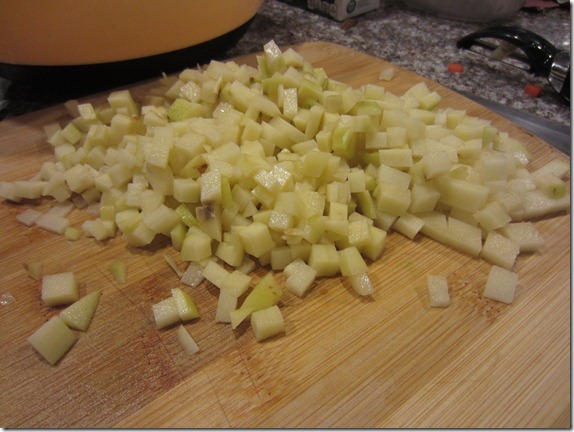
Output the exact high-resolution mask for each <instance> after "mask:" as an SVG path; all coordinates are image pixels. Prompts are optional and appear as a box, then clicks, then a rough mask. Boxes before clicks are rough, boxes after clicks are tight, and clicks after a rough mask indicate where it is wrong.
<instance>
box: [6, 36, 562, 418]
mask: <svg viewBox="0 0 574 432" xmlns="http://www.w3.org/2000/svg"><path fill="white" fill-rule="evenodd" d="M295 49H297V50H298V51H299V52H301V53H302V54H303V55H304V56H305V57H306V59H307V60H309V61H311V62H313V64H315V65H316V66H317V67H323V68H325V70H326V71H327V73H328V74H329V76H332V77H333V78H335V79H338V80H340V81H343V82H346V83H349V84H351V85H353V86H355V87H357V86H360V85H362V84H365V83H369V82H373V83H382V84H384V85H385V86H386V87H387V88H388V89H389V91H392V92H394V93H396V94H402V92H404V91H405V90H406V89H408V88H409V87H410V86H412V85H413V84H415V83H416V82H420V81H426V80H425V79H424V78H421V77H419V76H417V75H415V74H413V73H411V72H409V71H408V70H404V69H400V68H398V67H396V73H395V78H394V79H393V80H392V81H390V82H388V83H387V82H380V81H378V74H379V72H380V71H381V69H382V67H383V66H385V65H387V63H385V62H384V61H382V60H380V59H376V58H373V57H370V56H367V55H365V54H362V53H359V52H356V51H352V50H350V49H347V48H343V47H341V46H338V45H332V44H325V43H306V44H301V45H297V46H295ZM236 61H237V62H239V63H243V62H246V63H248V64H252V65H255V58H254V56H246V57H242V58H239V59H236ZM426 82H427V84H428V85H429V87H431V89H433V90H435V89H436V90H437V91H439V92H440V93H441V95H442V96H443V102H442V106H450V107H453V108H457V109H465V110H467V111H468V113H469V114H471V115H474V116H478V117H482V118H486V119H490V120H491V121H492V123H493V124H494V125H495V126H496V127H498V128H499V129H500V130H503V131H506V132H509V133H510V134H511V135H512V136H515V137H516V138H519V139H521V140H523V141H524V142H525V143H526V145H527V147H528V149H529V150H530V151H531V152H532V154H533V155H534V161H533V163H532V167H533V168H535V167H537V166H540V165H542V164H544V163H545V162H547V161H549V160H551V159H553V158H561V159H563V160H567V161H568V160H569V159H568V158H567V157H566V156H564V155H563V154H561V153H560V152H558V151H557V150H555V149H554V148H552V147H551V146H549V145H548V144H547V143H544V142H542V141H540V140H539V139H537V138H536V137H534V136H532V135H530V134H528V133H527V132H525V131H523V130H521V129H519V128H518V127H516V126H515V125H513V124H511V123H509V122H507V121H506V120H504V119H503V118H501V117H499V116H498V115H496V114H494V113H492V112H490V111H488V110H487V109H486V108H484V107H481V106H479V105H477V104H475V103H473V102H472V101H470V100H468V99H466V98H464V97H462V96H460V95H458V94H456V93H454V92H451V91H449V90H447V89H445V88H442V87H440V86H439V85H437V84H435V83H432V82H429V81H426ZM149 86H150V84H142V86H140V87H138V90H136V93H137V92H138V91H140V92H143V91H145V89H146V88H149ZM101 97H102V96H94V97H93V98H88V100H98V98H100V99H101ZM64 116H65V110H64V108H63V107H62V106H55V107H52V108H49V109H46V110H42V111H39V112H36V113H32V114H29V115H25V116H22V117H19V118H15V119H10V120H6V121H3V122H1V123H0V173H1V174H0V177H1V179H2V180H14V179H24V178H28V177H30V176H31V175H33V174H34V173H35V172H37V170H38V169H39V167H40V164H41V162H42V161H44V160H48V159H50V157H51V153H50V148H49V145H48V144H46V143H45V141H44V138H43V126H44V125H46V124H48V123H50V122H52V121H59V120H62V119H63V118H64ZM36 205H37V206H38V208H41V209H43V208H47V206H48V205H49V203H48V202H43V203H39V204H30V203H26V204H11V203H2V204H1V205H0V222H1V224H0V238H1V239H2V240H1V245H0V268H1V269H2V271H1V272H0V295H3V294H8V293H9V294H11V295H13V296H14V297H15V302H13V303H12V304H9V305H4V306H0V329H1V330H0V346H1V347H2V349H1V351H0V362H1V364H2V374H1V375H2V376H1V379H0V426H2V427H10V428H13V427H25V428H64V427H73V428H83V427H97V428H109V427H138V428H142V427H153V428H156V427H158V428H159V427H162V428H167V427H183V428H192V427H201V428H208V427H214V428H215V427H218V428H219V427H224V428H228V427H233V428H252V427H266V428H271V427H283V428H288V427H305V428H311V427H323V428H326V427H337V428H346V427H351V428H360V427H368V428H378V427H388V428H398V427H425V428H427V427H428V428H431V427H440V428H447V427H448V428H471V427H472V428H490V427H521V428H527V427H529V428H550V427H562V428H566V427H570V426H571V425H570V414H571V413H570V402H571V400H570V397H571V396H570V390H571V389H570V242H569V237H570V224H569V215H558V216H556V217H553V218H549V219H545V220H540V221H537V222H536V226H537V228H538V229H539V230H540V231H541V233H542V234H543V236H544V238H545V240H546V244H545V245H544V247H543V248H542V250H541V252H540V253H538V254H527V255H522V256H520V257H519V258H518V261H517V263H516V267H515V269H516V270H517V271H518V274H519V284H518V288H517V294H516V299H515V302H514V303H513V304H512V305H503V304H501V303H497V302H494V301H488V300H485V299H483V298H482V296H481V293H482V290H483V287H484V283H485V279H486V275H487V273H488V270H489V268H490V266H489V265H488V264H486V263H484V262H482V261H481V260H478V259H474V258H471V257H468V256H466V255H464V254H461V253H458V252H456V251H454V250H452V249H450V248H448V247H446V246H443V245H441V244H438V243H436V242H434V241H432V240H430V239H428V238H425V237H416V238H415V240H412V241H411V240H408V239H406V238H405V237H403V236H401V235H400V234H397V233H391V234H390V235H389V237H388V242H387V247H386V250H385V252H384V254H383V256H382V257H381V258H380V259H379V260H378V261H376V262H374V263H372V264H371V265H370V272H371V274H372V280H373V283H374V284H375V286H376V292H375V293H374V295H373V296H372V298H369V299H364V298H359V297H358V296H356V295H354V294H353V293H352V290H351V289H350V287H349V286H347V285H346V284H345V283H344V282H343V281H342V280H340V279H338V278H334V279H324V280H320V281H319V283H318V284H317V286H316V287H315V288H314V289H313V290H312V291H311V292H310V293H309V294H308V295H307V296H306V297H305V298H303V299H298V298H296V297H294V296H285V298H284V300H283V302H282V310H283V313H284V316H285V320H286V335H285V336H283V337H280V338H276V339H273V340H270V341H267V342H264V343H257V342H255V341H254V338H253V336H252V334H251V330H250V329H249V327H248V326H240V327H239V328H238V329H237V330H236V331H232V330H231V329H230V327H228V326H227V325H218V324H215V323H214V322H213V317H214V314H215V308H216V301H217V299H216V294H217V292H216V290H214V289H213V288H212V287H209V286H208V285H207V284H206V283H204V284H202V285H200V286H199V287H197V288H195V289H193V290H190V292H192V294H193V295H194V296H195V298H196V301H197V303H198V305H199V308H200V311H201V313H202V317H201V319H199V320H198V321H196V322H193V323H190V324H187V328H188V329H189V331H190V332H191V334H192V335H193V336H194V338H195V339H196V340H197V341H198V343H199V345H200V347H201V349H202V350H201V352H200V353H199V354H197V355H195V356H192V357H188V356H186V355H185V354H184V352H183V350H182V349H181V347H180V346H179V343H178V341H177V338H176V335H175V329H167V330H163V331H158V330H156V328H155V326H154V323H153V316H152V313H151V304H152V303H154V302H156V301H159V300H161V299H163V298H165V297H167V296H168V295H169V289H170V288H172V287H175V286H179V284H178V281H177V278H176V276H175V274H174V273H173V272H172V270H171V269H169V267H168V266H167V265H166V264H165V261H164V259H163V257H162V255H163V254H168V255H170V256H173V257H174V258H175V259H177V254H176V253H175V251H173V250H172V249H171V248H170V247H169V246H168V245H167V243H162V242H161V241H160V242H156V243H155V244H154V245H153V246H152V247H150V248H147V249H145V250H137V249H133V248H129V247H126V246H125V244H123V243H122V242H121V241H120V240H119V239H113V240H109V241H106V242H97V241H94V240H93V239H88V238H83V239H81V240H80V241H78V242H69V241H67V240H65V239H64V238H63V237H60V236H57V235H54V234H50V233H47V232H44V231H42V230H40V229H38V228H36V227H31V228H26V227H24V226H23V225H21V224H19V223H18V222H16V220H15V217H16V215H17V214H18V213H20V212H21V211H22V210H24V209H25V208H29V207H34V206H36ZM71 218H72V221H73V223H74V224H79V223H80V222H81V221H82V220H84V219H86V218H87V216H86V214H85V213H83V212H80V211H75V212H74V213H73V214H72V216H71ZM115 260H122V261H124V262H125V263H126V264H127V266H128V281H127V283H126V284H119V283H117V282H115V281H114V280H113V278H112V277H111V275H110V273H109V272H108V270H107V268H108V266H109V264H110V263H111V262H113V261H115ZM31 262H41V263H42V264H43V267H44V271H45V273H54V272H60V271H67V270H70V271H74V272H76V274H77V276H78V279H79V280H80V283H81V285H80V292H81V294H82V295H84V294H86V293H88V292H92V291H94V290H96V289H101V290H102V292H103V295H102V298H101V301H100V305H99V307H98V310H97V312H96V315H95V317H94V320H93V322H92V324H91V327H90V328H89V329H88V331H87V332H85V333H81V334H79V340H78V342H77V343H76V345H75V346H74V347H73V348H72V350H71V351H70V352H69V353H68V355H66V357H65V358H64V359H63V360H62V361H61V362H60V363H59V364H58V365H57V366H55V367H52V366H49V365H48V364H47V363H46V362H45V361H43V360H42V359H41V357H40V356H39V355H38V354H37V353H36V352H34V350H33V349H32V348H31V346H30V345H28V344H27V342H26V338H27V337H28V336H29V335H30V334H31V333H32V332H33V331H35V329H36V328H38V327H39V326H40V325H41V324H42V323H43V322H45V321H46V320H47V319H48V318H49V317H51V316H53V315H54V314H56V313H58V310H55V309H52V308H48V307H46V306H44V305H43V304H42V302H41V301H40V291H39V289H40V283H39V282H38V281H34V280H32V279H30V278H29V277H28V276H27V275H26V272H25V270H24V268H23V264H24V263H31ZM430 271H432V272H433V273H437V274H438V273H440V274H444V275H446V276H447V279H448V281H449V285H450V287H451V298H452V304H451V306H449V307H448V308H446V309H431V307H430V306H429V302H428V298H427V295H426V288H425V282H426V275H427V274H429V272H430ZM262 274H264V270H259V271H258V272H257V274H256V278H258V277H260V276H261V275H262ZM279 277H281V276H279Z"/></svg>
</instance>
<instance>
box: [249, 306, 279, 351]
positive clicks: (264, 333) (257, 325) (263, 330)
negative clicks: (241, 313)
mask: <svg viewBox="0 0 574 432" xmlns="http://www.w3.org/2000/svg"><path fill="white" fill-rule="evenodd" d="M251 328H252V329H253V334H254V335H255V340H256V341H257V342H261V341H262V340H265V339H269V338H271V337H273V336H277V335H279V334H281V333H283V332H285V322H284V320H283V314H282V313H281V310H280V309H279V308H278V307H277V306H276V305H274V306H271V307H269V308H267V309H262V310H259V311H255V312H253V313H252V314H251Z"/></svg>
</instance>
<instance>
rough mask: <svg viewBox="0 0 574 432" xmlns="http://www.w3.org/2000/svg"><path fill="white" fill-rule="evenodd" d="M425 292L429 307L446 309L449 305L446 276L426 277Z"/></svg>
mask: <svg viewBox="0 0 574 432" xmlns="http://www.w3.org/2000/svg"><path fill="white" fill-rule="evenodd" d="M427 290H428V293H429V299H430V305H431V307H447V306H448V305H449V304H450V296H449V294H448V282H447V280H446V276H442V275H428V276H427Z"/></svg>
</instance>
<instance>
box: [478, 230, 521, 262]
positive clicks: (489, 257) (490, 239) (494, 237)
mask: <svg viewBox="0 0 574 432" xmlns="http://www.w3.org/2000/svg"><path fill="white" fill-rule="evenodd" d="M519 252H520V246H519V245H518V243H516V242H514V241H513V240H510V239H508V238H506V237H504V236H503V235H502V234H499V233H497V232H496V231H491V232H489V233H488V235H487V236H486V239H485V240H484V245H483V247H482V252H481V256H482V258H484V259H485V260H486V261H488V262H490V263H492V264H495V265H497V266H500V267H503V268H505V269H507V270H510V269H512V267H513V266H514V262H515V261H516V257H517V256H518V254H519Z"/></svg>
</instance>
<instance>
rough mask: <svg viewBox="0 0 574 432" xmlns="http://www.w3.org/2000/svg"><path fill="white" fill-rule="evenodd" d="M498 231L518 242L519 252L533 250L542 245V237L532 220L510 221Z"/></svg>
mask: <svg viewBox="0 0 574 432" xmlns="http://www.w3.org/2000/svg"><path fill="white" fill-rule="evenodd" d="M500 233H501V234H502V235H503V236H504V237H506V238H509V239H510V240H512V241H514V242H515V243H517V244H518V246H519V248H520V252H535V251H537V250H539V249H540V248H541V247H542V245H544V238H543V237H542V235H541V234H540V232H539V231H538V230H537V229H536V227H535V226H534V224H533V223H532V222H512V223H509V224H506V225H505V226H504V227H502V228H501V229H500Z"/></svg>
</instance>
